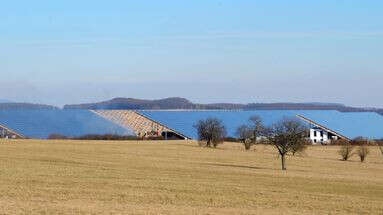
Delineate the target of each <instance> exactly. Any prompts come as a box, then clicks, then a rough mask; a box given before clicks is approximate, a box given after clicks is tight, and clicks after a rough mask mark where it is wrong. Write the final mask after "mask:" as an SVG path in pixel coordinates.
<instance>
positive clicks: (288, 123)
mask: <svg viewBox="0 0 383 215" xmlns="http://www.w3.org/2000/svg"><path fill="white" fill-rule="evenodd" d="M195 128H196V129H197V131H198V136H199V139H200V141H201V143H204V144H200V145H204V146H207V147H217V146H218V145H219V144H221V143H223V141H224V139H225V137H226V134H227V131H226V128H225V126H224V125H223V123H222V121H220V120H219V119H216V118H208V119H206V120H200V121H199V122H198V123H197V124H196V125H195ZM308 132H309V129H308V127H307V126H306V125H305V124H303V123H302V122H301V121H299V120H298V119H295V118H284V119H282V120H280V121H279V122H277V123H275V124H273V125H271V126H266V125H265V124H264V123H263V121H262V119H261V118H260V117H259V116H253V117H251V118H250V119H249V122H248V123H247V124H244V125H242V126H240V127H238V129H237V131H236V136H237V137H238V139H239V140H240V141H241V142H242V143H243V144H244V146H245V149H246V150H250V149H251V146H252V145H254V144H256V143H259V142H262V143H265V144H270V145H272V146H274V148H275V149H276V150H277V151H278V153H279V155H280V158H281V166H282V170H286V155H287V154H289V153H291V154H292V155H295V154H296V153H297V152H302V151H304V150H305V149H306V147H307V145H309V144H310V141H309V140H308V139H307V137H308V135H309V134H308ZM338 143H339V145H341V148H340V149H339V151H338V153H339V155H340V156H341V157H342V160H344V161H347V160H348V159H349V158H350V157H351V156H353V155H358V156H359V158H360V160H361V162H364V161H365V159H366V157H367V156H368V154H369V149H368V147H367V146H368V145H371V144H373V143H372V142H371V141H368V140H367V139H363V138H357V139H355V140H353V141H351V142H349V141H346V140H339V141H338ZM356 145H357V146H358V148H357V149H356V150H355V148H356V147H355V146H356ZM373 145H374V144H373ZM378 146H379V145H378ZM379 148H380V150H381V152H382V155H383V146H379Z"/></svg>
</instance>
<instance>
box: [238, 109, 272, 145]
mask: <svg viewBox="0 0 383 215" xmlns="http://www.w3.org/2000/svg"><path fill="white" fill-rule="evenodd" d="M264 131H265V126H264V125H263V122H262V119H261V117H259V116H257V115H255V116H252V117H250V118H249V124H248V125H242V126H240V127H239V128H238V129H237V137H238V138H239V139H240V140H241V141H242V142H243V144H244V145H245V149H246V150H249V149H250V148H251V146H252V145H254V144H256V143H257V138H258V137H259V136H261V135H263V134H264Z"/></svg>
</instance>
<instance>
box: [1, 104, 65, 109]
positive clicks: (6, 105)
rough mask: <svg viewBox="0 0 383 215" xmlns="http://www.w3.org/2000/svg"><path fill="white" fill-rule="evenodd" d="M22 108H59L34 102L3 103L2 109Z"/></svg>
mask: <svg viewBox="0 0 383 215" xmlns="http://www.w3.org/2000/svg"><path fill="white" fill-rule="evenodd" d="M21 109H28V110H30V109H32V110H44V109H49V110H51V109H59V108H58V107H55V106H52V105H45V104H32V103H1V102H0V110H21Z"/></svg>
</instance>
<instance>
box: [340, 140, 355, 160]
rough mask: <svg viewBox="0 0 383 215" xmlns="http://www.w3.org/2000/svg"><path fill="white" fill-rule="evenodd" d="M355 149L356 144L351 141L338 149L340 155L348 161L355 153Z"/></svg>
mask: <svg viewBox="0 0 383 215" xmlns="http://www.w3.org/2000/svg"><path fill="white" fill-rule="evenodd" d="M353 149H354V146H353V145H351V144H350V143H349V142H348V143H346V144H344V145H342V146H341V147H340V149H339V151H338V153H339V155H340V156H342V160H344V161H347V160H348V159H349V158H350V157H351V156H352V155H353V153H352V151H353Z"/></svg>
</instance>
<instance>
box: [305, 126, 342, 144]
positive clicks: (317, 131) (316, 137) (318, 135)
mask: <svg viewBox="0 0 383 215" xmlns="http://www.w3.org/2000/svg"><path fill="white" fill-rule="evenodd" d="M336 139H338V137H337V136H335V135H333V134H331V133H328V132H327V131H325V130H323V129H321V128H311V129H310V140H311V141H312V143H313V144H320V143H329V142H330V141H331V140H336Z"/></svg>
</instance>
